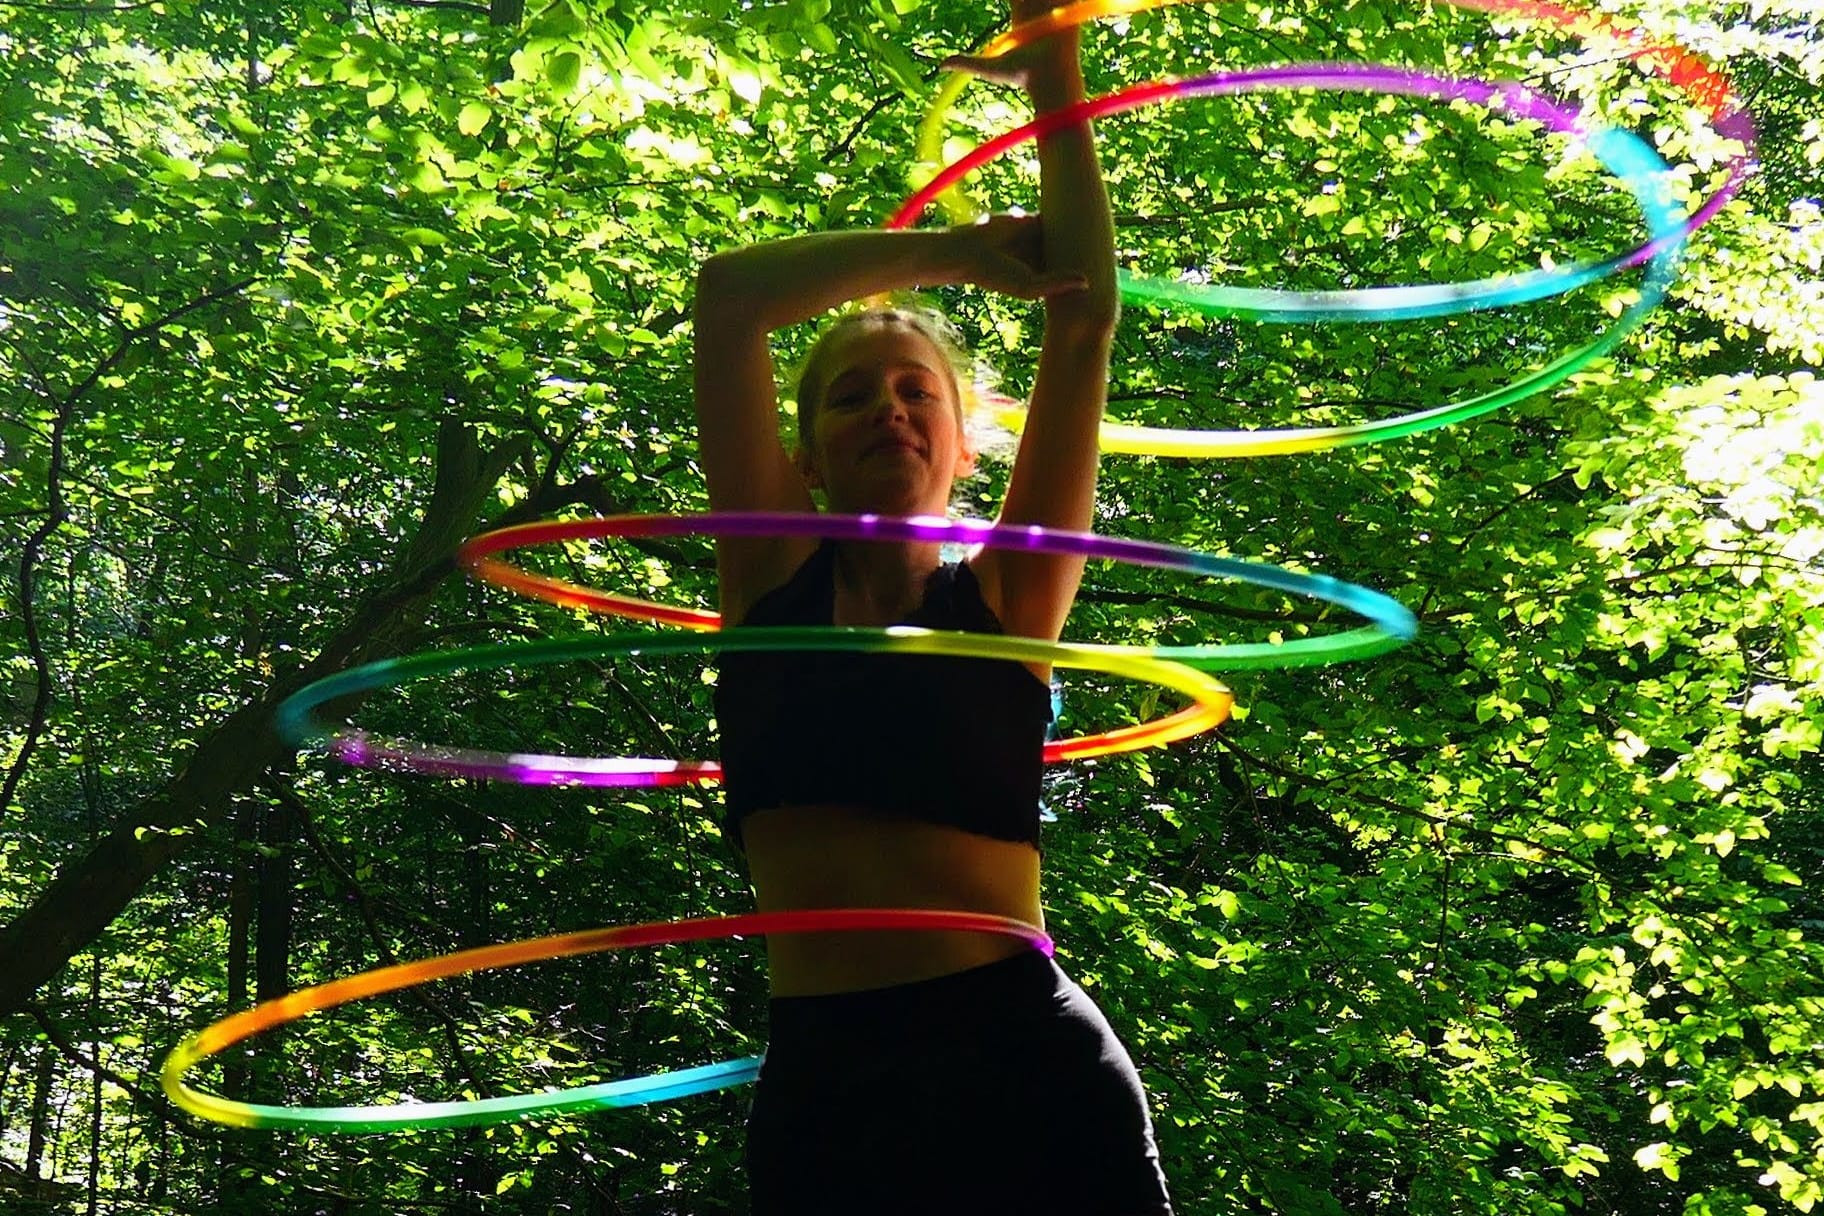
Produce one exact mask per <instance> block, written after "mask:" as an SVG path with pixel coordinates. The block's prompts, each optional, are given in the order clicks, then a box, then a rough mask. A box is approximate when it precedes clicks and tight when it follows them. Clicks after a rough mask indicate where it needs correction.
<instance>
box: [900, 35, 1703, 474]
mask: <svg viewBox="0 0 1824 1216" xmlns="http://www.w3.org/2000/svg"><path fill="white" fill-rule="evenodd" d="M1307 86H1309V87H1336V88H1351V89H1356V88H1359V89H1370V90H1375V91H1392V92H1405V93H1413V94H1417V95H1421V96H1435V97H1449V98H1463V99H1466V100H1471V101H1478V102H1481V103H1484V104H1500V105H1503V106H1506V107H1508V108H1510V109H1514V110H1515V111H1516V112H1518V113H1522V114H1525V115H1527V116H1529V117H1536V118H1539V119H1540V120H1541V121H1546V122H1548V123H1549V124H1551V125H1554V126H1556V127H1558V128H1559V129H1561V130H1566V131H1575V132H1578V133H1581V134H1582V135H1584V137H1585V138H1586V140H1587V141H1588V143H1589V146H1590V147H1591V150H1592V151H1594V152H1596V153H1597V154H1598V156H1599V157H1600V158H1601V159H1602V160H1603V162H1604V163H1605V164H1606V165H1607V166H1608V168H1609V169H1610V171H1611V172H1613V173H1615V174H1616V175H1617V176H1618V177H1620V178H1621V179H1622V181H1623V182H1624V183H1625V184H1626V185H1627V187H1628V189H1629V191H1630V193H1632V194H1633V195H1634V197H1635V199H1636V201H1637V202H1638V203H1639V204H1640V207H1641V209H1642V211H1643V212H1644V213H1645V214H1646V216H1647V220H1648V227H1649V229H1650V231H1651V233H1652V238H1651V239H1650V240H1649V242H1648V245H1647V246H1642V248H1643V249H1645V248H1651V250H1652V254H1651V259H1650V261H1649V264H1648V268H1647V275H1646V279H1645V281H1644V282H1643V284H1642V285H1641V288H1640V295H1639V298H1638V299H1637V300H1636V301H1635V303H1634V304H1633V305H1632V306H1630V307H1629V308H1628V309H1627V310H1625V311H1624V312H1623V313H1622V314H1621V315H1620V316H1619V317H1618V318H1617V319H1616V320H1615V321H1614V322H1612V323H1611V324H1610V325H1609V327H1608V329H1607V330H1605V331H1603V333H1602V334H1601V335H1599V336H1598V337H1597V339H1596V340H1595V341H1594V342H1591V343H1589V344H1588V345H1586V346H1583V347H1581V348H1579V349H1577V350H1575V351H1572V352H1570V353H1569V354H1566V355H1563V356H1560V357H1559V358H1558V359H1555V360H1553V361H1552V362H1551V363H1549V364H1547V365H1546V366H1544V367H1542V368H1539V369H1538V370H1537V371H1534V372H1532V373H1531V374H1529V375H1527V376H1525V377H1523V378H1521V379H1520V380H1518V381H1515V382H1514V383H1512V384H1509V385H1507V386H1506V387H1504V388H1501V389H1497V390H1495V391H1494V392H1492V393H1484V394H1482V395H1481V396H1477V397H1472V398H1468V399H1466V400H1463V401H1457V402H1451V403H1449V404H1446V405H1441V406H1436V407H1433V408H1431V409H1427V410H1420V411H1417V412H1414V413H1411V414H1406V415H1403V416H1401V417H1398V418H1389V419H1384V420H1382V421H1379V422H1369V423H1357V424H1353V425H1348V426H1330V427H1305V428H1291V429H1283V430H1265V431H1197V430H1183V429H1168V428H1153V427H1140V426H1134V425H1131V424H1125V423H1121V422H1118V421H1114V420H1107V421H1104V423H1103V425H1102V430H1101V435H1100V442H1101V446H1102V449H1103V450H1104V451H1110V452H1126V453H1131V454H1137V455H1154V456H1202V457H1210V456H1222V457H1230V456H1270V455H1284V454H1288V453H1293V452H1313V451H1323V450H1326V449H1329V448H1336V447H1352V446H1355V445H1358V444H1364V443H1376V442H1380V441H1383V440H1388V439H1397V438H1400V437H1402V436H1406V435H1412V434H1416V433H1418V432H1420V431H1426V430H1431V429H1434V428H1436V427H1441V426H1447V425H1449V424H1451V423H1454V422H1462V421H1466V420H1468V419H1471V418H1477V417H1480V416H1482V415H1483V414H1487V413H1490V412H1492V411H1494V410H1496V409H1499V408H1500V407H1502V406H1504V405H1509V404H1511V403H1513V402H1515V401H1518V400H1520V399H1522V398H1524V397H1527V396H1530V395H1532V394H1533V393H1536V392H1539V391H1540V390H1542V389H1545V388H1548V387H1550V386H1551V385H1553V384H1557V383H1560V382H1561V381H1563V380H1565V379H1567V378H1568V377H1570V376H1571V375H1573V374H1575V373H1576V372H1577V371H1579V370H1580V369H1582V368H1584V367H1586V366H1588V365H1589V364H1590V363H1592V362H1594V361H1595V360H1596V359H1598V358H1601V357H1602V356H1604V355H1606V354H1608V353H1609V352H1610V351H1612V350H1614V349H1615V348H1616V347H1617V346H1618V345H1620V343H1621V341H1622V339H1623V338H1625V337H1626V336H1627V335H1628V334H1629V333H1631V332H1633V330H1634V329H1635V328H1637V327H1638V326H1639V325H1640V323H1641V322H1642V321H1644V320H1645V319H1646V317H1647V314H1648V313H1650V312H1651V311H1652V310H1653V309H1654V308H1655V307H1657V306H1658V304H1659V301H1660V299H1661V298H1662V297H1663V296H1664V295H1665V292H1666V289H1667V288H1668V287H1670V285H1671V282H1672V278H1673V275H1674V273H1675V272H1676V266H1677V259H1678V255H1679V253H1680V252H1681V251H1682V249H1683V235H1682V233H1683V228H1682V226H1681V217H1680V215H1679V213H1678V211H1677V209H1676V207H1674V205H1673V204H1672V202H1671V200H1670V198H1669V197H1667V195H1666V194H1665V192H1664V191H1663V190H1661V189H1660V188H1659V182H1661V181H1662V180H1664V175H1666V174H1667V173H1669V169H1668V167H1667V165H1666V163H1665V162H1664V161H1663V160H1661V159H1660V157H1659V154H1658V153H1656V152H1654V151H1653V149H1652V148H1650V147H1649V146H1647V144H1646V143H1645V142H1644V141H1642V140H1641V139H1639V138H1638V137H1637V136H1634V135H1632V134H1629V133H1627V132H1624V131H1617V130H1613V129H1607V128H1604V129H1598V130H1594V131H1583V130H1582V128H1580V127H1579V125H1578V124H1577V121H1576V115H1574V114H1572V113H1571V112H1569V111H1568V110H1565V109H1563V108H1562V107H1559V106H1557V105H1555V104H1554V103H1551V102H1549V101H1547V100H1546V99H1544V98H1542V97H1540V96H1539V95H1538V94H1536V93H1532V92H1531V91H1529V90H1526V89H1521V88H1519V87H1518V86H1502V85H1491V84H1484V83H1482V82H1479V81H1462V80H1447V79H1444V78H1442V77H1434V76H1426V75H1424V74H1422V73H1416V72H1403V71H1397V70H1394V69H1386V68H1379V67H1375V66H1373V65H1359V64H1358V65H1347V64H1344V65H1335V64H1319V65H1292V66H1289V67H1278V68H1263V69H1259V70H1257V71H1251V72H1224V73H1217V74H1215V75H1211V76H1205V77H1200V78H1198V79H1196V80H1188V81H1180V82H1176V83H1158V84H1149V85H1139V86H1136V87H1134V88H1131V89H1124V90H1122V91H1120V92H1118V93H1112V94H1109V95H1107V96H1105V97H1098V98H1092V99H1090V100H1088V101H1084V102H1081V103H1079V104H1077V105H1074V106H1070V107H1068V108H1066V109H1062V110H1056V111H1053V112H1051V113H1049V114H1046V115H1043V116H1042V117H1040V118H1038V119H1036V120H1034V121H1033V122H1030V123H1027V124H1026V125H1025V126H1023V127H1020V128H1018V129H1016V130H1013V131H1009V132H1007V133H1005V134H1003V135H1000V136H998V137H996V138H995V139H992V140H990V141H988V142H987V143H985V144H983V145H981V146H980V147H978V148H976V149H975V150H974V151H972V152H970V153H969V154H968V155H967V156H965V157H963V158H962V159H960V160H958V161H956V162H955V163H954V164H952V165H950V166H948V167H947V168H945V169H944V170H943V171H942V172H941V173H939V174H938V175H937V176H936V177H934V178H933V179H932V180H931V182H930V183H929V184H928V185H927V186H926V187H925V188H924V189H923V190H921V191H919V192H918V193H917V194H915V195H913V196H912V197H911V198H910V199H908V200H907V201H906V202H905V203H904V204H903V205H902V206H901V207H900V209H899V211H898V212H896V213H895V214H894V216H893V217H892V218H891V219H890V220H888V221H887V225H886V226H887V227H889V228H894V227H904V226H906V225H909V224H910V223H912V222H913V221H914V220H916V218H917V217H918V215H919V213H920V212H921V211H922V210H923V208H924V206H925V205H926V203H928V202H930V201H931V200H933V199H935V198H937V197H938V195H939V194H941V193H942V191H943V190H944V189H946V188H947V187H948V186H950V185H951V184H953V183H954V182H956V181H959V180H961V178H962V177H963V176H965V175H966V174H967V173H969V172H970V171H972V170H973V169H975V168H976V167H978V166H980V165H982V164H985V163H987V162H988V161H990V160H993V159H994V158H996V157H998V156H1001V155H1003V154H1005V153H1006V152H1007V151H1008V150H1010V149H1012V148H1014V147H1017V146H1018V145H1019V144H1021V143H1024V142H1026V141H1027V140H1029V139H1035V138H1042V137H1043V135H1044V134H1045V133H1047V132H1049V131H1053V130H1058V129H1061V128H1064V127H1068V126H1073V125H1076V124H1078V123H1081V122H1086V121H1089V120H1091V119H1093V118H1096V117H1100V116H1103V115H1106V114H1111V113H1120V112H1122V111H1125V110H1131V109H1135V108H1137V107H1139V106H1143V105H1149V104H1155V103H1158V102H1162V101H1167V100H1171V99H1174V98H1177V97H1183V96H1193V95H1199V94H1203V93H1234V92H1245V91H1249V90H1253V89H1259V88H1294V87H1307ZM1639 252H1640V251H1639V250H1635V251H1633V252H1631V253H1628V254H1623V255H1621V256H1619V257H1615V258H1611V259H1609V260H1608V261H1606V262H1602V263H1593V264H1580V265H1577V266H1571V267H1566V268H1564V269H1563V270H1552V271H1540V272H1533V273H1528V274H1525V275H1517V276H1514V277H1512V278H1510V279H1489V280H1483V281H1482V282H1481V283H1469V284H1455V285H1447V286H1419V287H1371V288H1364V289H1360V290H1356V291H1339V292H1277V291H1253V290H1252V289H1246V290H1244V289H1233V288H1220V287H1215V288H1206V287H1202V286H1196V285H1189V284H1160V283H1156V282H1154V283H1150V284H1148V285H1147V286H1146V287H1145V288H1144V294H1145V295H1147V296H1148V297H1149V298H1169V299H1173V300H1176V301H1178V302H1181V303H1186V304H1192V305H1195V306H1196V307H1200V308H1202V307H1207V306H1208V305H1209V303H1210V301H1211V299H1212V298H1221V299H1230V300H1233V299H1237V298H1241V297H1247V298H1249V299H1252V300H1254V301H1255V302H1254V303H1251V304H1248V305H1247V306H1246V307H1241V306H1237V307H1234V308H1229V307H1227V306H1226V305H1225V306H1223V307H1221V308H1219V309H1217V311H1222V312H1232V313H1234V314H1236V315H1244V316H1253V317H1257V318H1270V319H1273V320H1282V321H1285V320H1292V321H1310V320H1318V319H1324V318H1336V317H1343V318H1348V319H1354V320H1386V319H1391V318H1399V317H1418V316H1429V315H1436V314H1438V313H1442V312H1454V311H1461V310H1462V309H1464V308H1467V307H1471V306H1474V307H1489V306H1493V305H1494V304H1511V303H1515V302H1518V301H1519V300H1523V299H1536V298H1539V297H1540V296H1544V295H1551V294H1553V293H1554V292H1555V291H1560V290H1565V289H1567V287H1569V286H1577V285H1580V284H1583V283H1587V282H1589V281H1592V280H1593V279H1595V278H1600V277H1602V276H1603V275H1607V274H1612V273H1614V272H1615V271H1618V270H1620V269H1623V268H1624V266H1625V265H1627V264H1630V263H1631V262H1632V261H1633V260H1634V259H1635V258H1636V257H1637V255H1638V254H1639ZM1137 282H1138V281H1137V280H1133V279H1126V280H1124V286H1123V291H1124V293H1125V294H1141V289H1139V288H1138V287H1137V286H1136V284H1137ZM1212 293H1216V294H1215V296H1212ZM1236 293H1240V295H1239V296H1238V295H1237V294H1236ZM1267 300H1270V301H1272V303H1271V304H1270V305H1269V304H1267V303H1262V301H1267ZM997 419H998V420H999V421H1000V422H1001V424H1002V425H1004V426H1007V427H1008V428H1010V429H1012V430H1016V431H1017V430H1019V429H1020V428H1021V427H1022V426H1023V425H1024V423H1025V413H1024V411H1023V410H1018V409H1012V410H1003V411H1001V412H1000V413H999V414H998V415H997Z"/></svg>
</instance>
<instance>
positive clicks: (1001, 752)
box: [715, 542, 1051, 848]
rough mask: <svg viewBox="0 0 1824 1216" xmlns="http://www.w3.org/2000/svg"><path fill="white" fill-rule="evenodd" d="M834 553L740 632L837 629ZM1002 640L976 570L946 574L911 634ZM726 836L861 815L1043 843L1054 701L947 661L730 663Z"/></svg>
mask: <svg viewBox="0 0 1824 1216" xmlns="http://www.w3.org/2000/svg"><path fill="white" fill-rule="evenodd" d="M835 605H836V546H835V545H834V544H832V543H829V542H825V543H824V544H823V545H821V546H819V547H818V549H817V551H816V552H815V553H813V554H812V555H811V556H810V557H809V558H807V559H806V560H805V563H804V564H803V565H802V566H800V567H799V568H798V570H797V571H796V572H795V573H794V574H793V575H792V577H791V578H790V579H789V580H787V581H786V582H785V583H784V584H783V585H782V586H779V587H776V588H774V589H773V590H772V591H769V592H767V593H766V594H765V595H764V596H762V597H761V598H760V599H759V600H757V601H756V602H755V603H754V605H753V607H752V608H751V609H749V611H748V614H747V618H746V619H745V620H744V621H743V622H742V624H743V625H755V626H758V625H828V624H830V623H831V622H832V621H833V620H834V617H835ZM900 623H901V624H906V625H919V626H922V627H924V628H927V629H955V630H966V631H969V632H973V633H1000V632H1002V629H1001V623H1000V621H999V620H998V619H997V618H996V617H995V615H994V611H993V609H991V608H989V607H988V605H987V603H986V602H984V601H983V599H982V589H981V585H980V584H979V583H977V582H976V580H975V574H974V573H973V572H972V571H971V570H970V569H969V567H968V566H967V565H964V564H961V563H958V564H954V565H944V566H940V567H939V568H938V569H937V570H936V571H934V572H933V573H932V575H931V577H930V579H929V580H928V581H927V582H926V584H925V597H924V600H923V601H922V602H921V603H920V604H919V606H918V608H917V609H916V610H914V611H913V612H912V614H911V615H910V616H908V617H906V619H905V620H904V621H902V622H900ZM721 666H722V671H721V676H720V678H719V679H718V681H717V684H716V694H715V700H716V719H717V722H718V725H719V729H720V732H721V737H722V780H723V790H724V794H725V797H726V799H727V812H726V819H725V820H724V823H725V830H726V831H727V832H728V835H729V838H730V839H731V840H733V841H734V842H735V845H736V847H737V848H739V847H741V820H742V819H743V818H745V817H746V816H748V815H750V814H752V813H753V812H755V811H760V810H766V809H768V808H770V807H777V806H815V805H846V806H863V807H870V808H874V809H877V810H881V811H885V812H887V813H889V814H895V815H903V816H907V817H909V818H913V819H920V820H923V821H925V822H927V823H939V824H947V825H950V826H952V827H959V828H962V829H964V830H965V831H970V832H976V833H979V834H980V835H983V836H992V837H994V838H995V839H997V840H1020V841H1027V842H1029V843H1031V844H1032V845H1034V846H1035V847H1036V846H1037V845H1038V843H1039V793H1040V788H1039V787H1040V781H1039V778H1040V769H1041V766H1042V760H1041V751H1042V750H1043V747H1044V742H1045V730H1046V728H1047V727H1048V726H1049V725H1050V723H1051V693H1050V690H1049V689H1048V688H1047V687H1046V685H1045V684H1044V683H1043V682H1041V681H1040V680H1039V679H1038V678H1037V677H1035V676H1034V675H1033V674H1032V672H1031V671H1029V670H1027V668H1026V667H1024V666H1023V665H1021V664H1020V663H1016V662H1013V661H1011V660H1007V659H972V658H957V657H951V656H948V655H908V654H855V653H852V652H842V651H814V652H803V651H798V652H779V653H766V652H760V651H745V652H744V651H736V650H731V651H727V652H725V653H724V654H723V656H722V659H721Z"/></svg>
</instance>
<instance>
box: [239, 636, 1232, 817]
mask: <svg viewBox="0 0 1824 1216" xmlns="http://www.w3.org/2000/svg"><path fill="white" fill-rule="evenodd" d="M718 650H744V651H772V652H778V651H807V650H837V651H846V652H850V653H858V654H871V653H882V652H894V653H900V654H926V655H951V656H954V657H959V658H973V659H1009V660H1013V661H1015V662H1022V663H1050V664H1052V665H1054V666H1058V667H1074V668H1081V669H1084V670H1089V671H1100V672H1105V673H1107V674H1110V675H1116V676H1123V677H1126V678H1128V679H1134V680H1142V681H1146V682H1148V683H1152V684H1158V685H1160V686H1162V687H1165V688H1169V689H1172V690H1173V691H1175V692H1179V693H1182V694H1184V695H1185V696H1186V697H1187V698H1189V699H1190V701H1191V704H1190V705H1188V706H1186V707H1185V708H1184V709H1181V710H1178V711H1177V712H1176V713H1172V714H1168V715H1166V716H1165V717H1162V718H1157V719H1155V720H1153V721H1151V722H1144V723H1141V724H1140V725H1138V726H1125V727H1121V728H1119V729H1117V730H1111V731H1104V732H1103V733H1101V734H1098V735H1087V736H1083V737H1080V738H1073V739H1057V740H1053V741H1051V742H1049V743H1047V744H1046V745H1045V760H1046V761H1047V762H1048V763H1055V762H1057V761H1060V760H1078V759H1085V758H1088V757H1091V756H1108V755H1114V754H1116V753H1118V752H1126V751H1134V750H1137V749H1139V748H1143V747H1160V746H1163V745H1165V744H1167V743H1175V742H1177V741H1178V740H1180V739H1187V738H1189V737H1190V736H1192V735H1195V734H1201V733H1202V732H1203V731H1206V730H1209V729H1210V728H1211V727H1213V726H1217V725H1219V724H1220V723H1221V722H1222V721H1223V720H1224V719H1226V718H1227V717H1228V716H1229V710H1230V708H1231V707H1232V706H1233V705H1234V700H1235V698H1234V694H1232V693H1231V692H1230V691H1229V690H1228V689H1227V688H1226V687H1224V686H1223V685H1222V684H1221V683H1219V682H1218V681H1217V680H1216V679H1215V678H1214V677H1212V676H1209V675H1206V674H1205V673H1203V672H1201V671H1197V670H1195V669H1193V668H1191V667H1187V666H1185V665H1184V664H1182V663H1172V662H1167V661H1165V660H1162V659H1155V658H1150V657H1148V656H1146V655H1144V654H1137V653H1126V652H1122V651H1108V650H1104V649H1102V648H1099V647H1095V646H1079V645H1073V644H1071V643H1068V642H1042V641H1039V640H1037V639H1035V638H1021V637H1006V636H1002V635H999V634H981V633H952V632H943V631H935V630H930V629H916V628H913V627H911V626H905V625H896V626H892V627H890V628H887V629H851V628H844V627H831V626H815V627H792V628H777V629H775V628H764V629H757V628H743V629H730V630H727V631H724V632H719V633H712V634H706V633H693V634H676V633H623V634H612V635H609V636H607V637H600V638H581V639H557V640H554V641H549V642H527V643H523V644H520V645H517V646H479V647H475V648H473V649H469V650H451V651H441V652H436V653H431V654H418V655H411V656H409V657H407V658H403V659H384V660H382V661H380V662H377V663H369V664H367V665H365V666H362V667H354V668H350V669H349V670H347V671H343V672H338V673H336V674H335V675H333V676H328V677H325V678H324V679H321V680H318V681H316V682H315V683H314V684H310V685H307V686H306V687H304V688H303V689H300V690H299V691H298V692H296V693H294V694H293V695H292V696H291V697H289V698H287V699H286V700H285V701H284V702H283V703H281V704H280V706H279V708H278V712H277V714H276V715H275V718H274V726H275V727H276V729H277V730H278V732H279V734H280V736H281V737H282V738H283V739H284V740H285V741H286V742H287V743H289V744H292V745H294V746H300V747H306V746H308V747H321V748H322V749H324V750H326V751H328V752H329V753H330V754H332V755H334V756H335V757H336V758H337V759H339V760H341V761H343V762H344V763H346V764H352V765H355V766H357V767H361V768H381V769H389V770H393V771H400V772H414V773H429V774H434V775H438V776H448V777H465V778H473V779H479V780H488V781H509V782H513V783H515V784H518V785H581V786H672V785H695V784H702V783H705V782H711V781H717V780H720V778H721V774H722V768H721V766H720V765H718V764H715V763H712V762H710V761H700V760H657V759H649V758H645V757H631V758H594V757H583V756H560V755H548V754H544V753H538V752H491V751H480V750H472V749H468V748H454V747H443V746H439V745H435V744H425V743H418V742H414V741H407V740H398V739H382V738H375V737H372V736H370V735H368V734H367V733H365V732H363V731H359V730H336V729H335V728H333V727H331V726H329V725H327V724H325V723H321V722H318V721H317V720H316V718H315V713H314V711H315V710H316V708H317V706H319V705H321V704H323V703H324V702H326V701H333V700H336V699H338V698H341V697H346V696H352V695H355V694H358V693H364V692H371V691H373V690H375V689H379V688H388V687H391V686H393V685H396V684H402V683H405V682H407V681H409V680H416V679H424V678H426V677H429V676H437V675H445V674H448V673H450V672H454V671H491V670H498V669H500V668H505V667H536V666H543V665H545V664H551V663H572V662H578V661H581V660H595V659H606V658H615V657H623V656H630V655H669V654H690V653H703V652H708V651H718Z"/></svg>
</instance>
